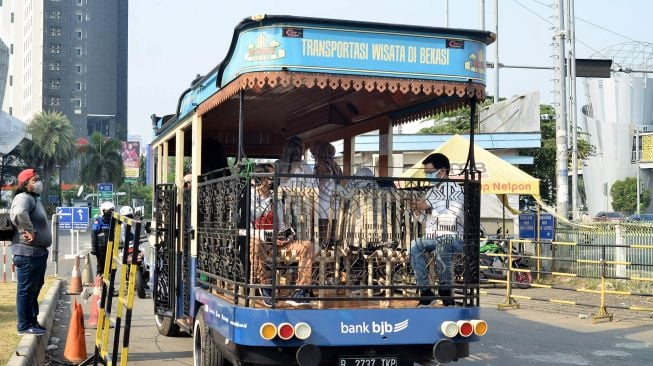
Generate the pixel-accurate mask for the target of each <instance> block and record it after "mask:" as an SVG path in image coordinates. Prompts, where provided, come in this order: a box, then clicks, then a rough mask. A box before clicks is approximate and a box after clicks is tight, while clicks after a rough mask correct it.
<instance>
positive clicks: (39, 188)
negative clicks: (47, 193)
mask: <svg viewBox="0 0 653 366" xmlns="http://www.w3.org/2000/svg"><path fill="white" fill-rule="evenodd" d="M32 192H34V193H35V194H41V192H43V182H41V181H38V182H34V184H32Z"/></svg>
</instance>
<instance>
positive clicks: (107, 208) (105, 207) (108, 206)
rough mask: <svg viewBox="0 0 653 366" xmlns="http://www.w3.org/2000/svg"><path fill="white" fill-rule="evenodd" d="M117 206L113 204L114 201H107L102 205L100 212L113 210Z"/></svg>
mask: <svg viewBox="0 0 653 366" xmlns="http://www.w3.org/2000/svg"><path fill="white" fill-rule="evenodd" d="M115 209H116V207H115V206H114V205H113V202H110V201H105V202H102V204H101V205H100V212H101V213H103V214H104V212H105V211H113V210H115Z"/></svg>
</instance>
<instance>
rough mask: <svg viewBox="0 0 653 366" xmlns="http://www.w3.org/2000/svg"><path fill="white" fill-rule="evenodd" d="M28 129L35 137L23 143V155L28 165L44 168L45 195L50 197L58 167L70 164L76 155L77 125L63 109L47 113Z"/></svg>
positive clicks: (36, 117)
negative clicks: (73, 123)
mask: <svg viewBox="0 0 653 366" xmlns="http://www.w3.org/2000/svg"><path fill="white" fill-rule="evenodd" d="M27 132H28V133H30V134H31V135H32V140H28V141H25V142H23V143H22V144H21V145H20V148H19V150H20V152H19V154H20V156H21V157H22V159H23V160H24V161H25V162H26V163H27V164H28V165H31V166H34V167H36V168H37V169H39V170H40V173H41V178H42V179H43V197H47V196H48V193H49V190H50V185H51V183H52V182H51V178H52V172H53V171H54V169H55V168H56V167H57V166H62V167H64V166H66V165H68V163H70V161H72V160H73V159H74V157H75V136H74V133H73V126H72V124H71V123H70V121H69V120H68V118H67V117H66V116H64V115H63V114H61V113H59V112H43V113H40V114H37V115H36V116H35V117H34V119H32V121H31V122H30V123H29V124H28V125H27Z"/></svg>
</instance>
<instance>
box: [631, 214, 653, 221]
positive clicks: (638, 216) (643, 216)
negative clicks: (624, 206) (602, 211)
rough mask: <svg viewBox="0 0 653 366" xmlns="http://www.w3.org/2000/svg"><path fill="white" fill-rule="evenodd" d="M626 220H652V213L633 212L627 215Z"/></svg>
mask: <svg viewBox="0 0 653 366" xmlns="http://www.w3.org/2000/svg"><path fill="white" fill-rule="evenodd" d="M626 221H627V222H653V214H634V215H630V216H628V218H627V219H626Z"/></svg>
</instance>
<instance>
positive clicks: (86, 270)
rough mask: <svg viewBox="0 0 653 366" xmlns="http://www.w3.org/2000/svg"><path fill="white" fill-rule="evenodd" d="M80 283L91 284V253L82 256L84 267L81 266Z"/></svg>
mask: <svg viewBox="0 0 653 366" xmlns="http://www.w3.org/2000/svg"><path fill="white" fill-rule="evenodd" d="M82 285H84V286H93V266H91V254H90V253H86V255H85V256H84V267H83V268H82Z"/></svg>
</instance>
